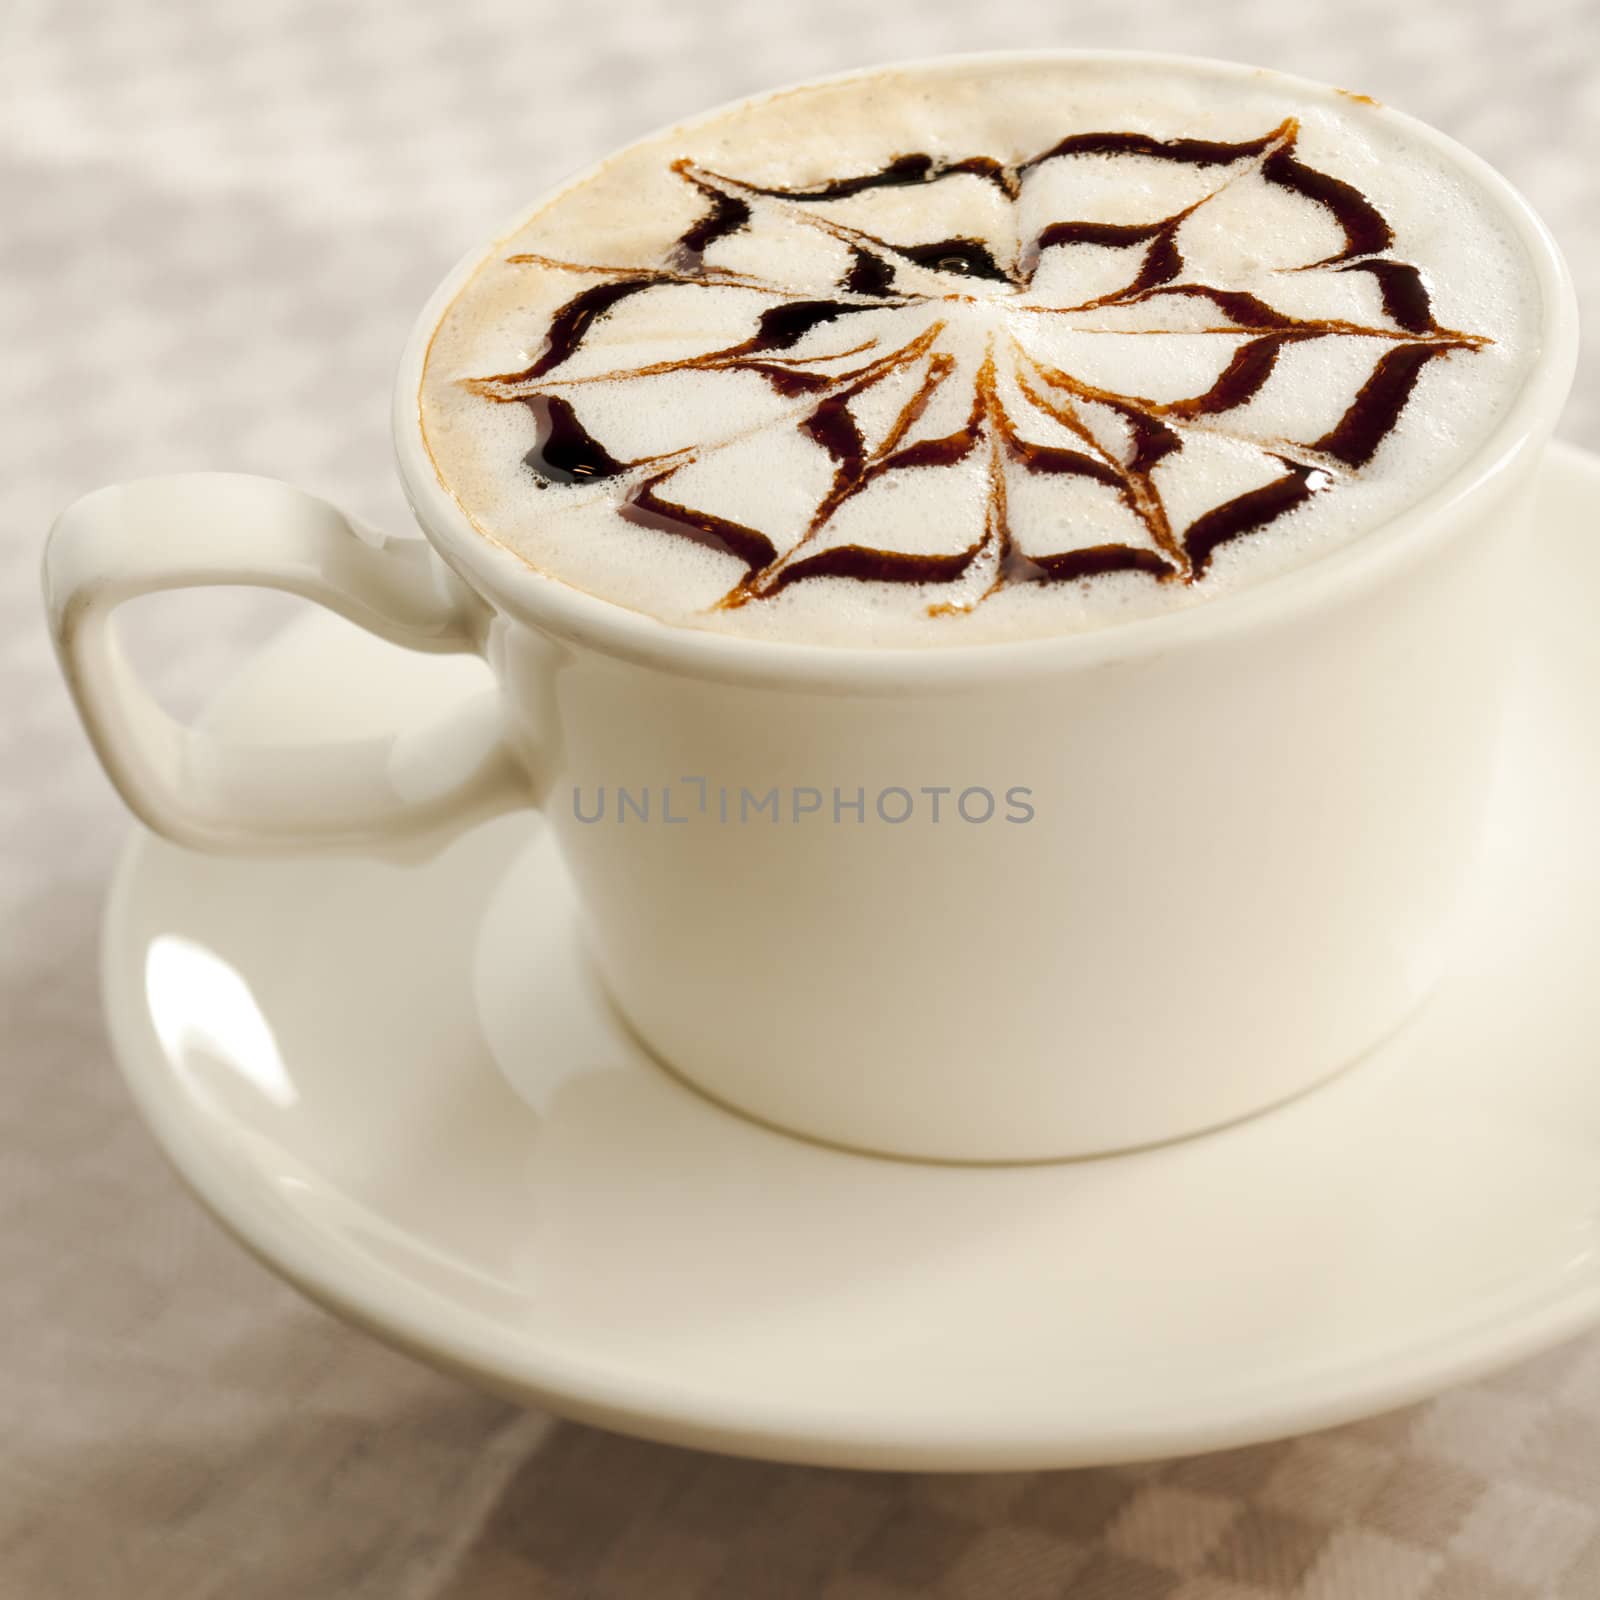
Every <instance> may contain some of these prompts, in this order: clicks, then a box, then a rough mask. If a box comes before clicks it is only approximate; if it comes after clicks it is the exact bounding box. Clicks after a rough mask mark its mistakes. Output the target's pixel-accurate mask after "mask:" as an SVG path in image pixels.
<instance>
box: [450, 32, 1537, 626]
mask: <svg viewBox="0 0 1600 1600" xmlns="http://www.w3.org/2000/svg"><path fill="white" fill-rule="evenodd" d="M1525 277H1526V264H1525V262H1524V261H1523V260H1522V259H1521V256H1520V248H1519V247H1518V246H1517V244H1516V243H1515V241H1514V240H1513V239H1512V238H1511V236H1510V233H1509V230H1508V229H1507V228H1506V227H1505V225H1504V224H1503V223H1502V222H1501V221H1500V219H1499V218H1498V217H1497V216H1496V214H1495V211H1494V207H1493V204H1492V202H1491V198H1490V197H1489V196H1488V195H1486V194H1485V193H1483V192H1482V191H1481V190H1480V189H1479V188H1478V187H1477V186H1476V185H1475V184H1474V182H1473V181H1472V180H1471V179H1470V178H1469V177H1468V175H1467V174H1466V173H1464V172H1463V171H1461V170H1458V169H1455V168H1453V167H1450V166H1448V165H1446V163H1445V160H1444V158H1443V157H1442V156H1440V155H1439V154H1438V153H1437V152H1436V151H1435V150H1434V149H1433V147H1432V146H1431V145H1424V144H1423V143H1422V142H1420V141H1413V140H1410V139H1408V137H1407V132H1406V124H1405V123H1404V122H1403V121H1402V120H1401V119H1397V118H1393V117H1390V116H1387V115H1385V114H1384V113H1382V112H1381V111H1379V110H1377V109H1375V108H1372V107H1370V106H1369V105H1367V104H1365V103H1363V102H1361V101H1360V100H1359V98H1358V97H1354V96H1343V95H1340V94H1339V93H1338V92H1337V91H1333V90H1321V89H1317V88H1314V87H1312V86H1308V85H1305V84H1301V83H1298V82H1291V81H1289V80H1285V79H1282V78H1279V77H1277V76H1276V75H1273V74H1266V73H1251V72H1248V71H1246V70H1244V69H1237V70H1229V69H1226V68H1207V67H1203V66H1198V65H1197V66H1195V67H1192V68H1175V67H1173V66H1171V65H1165V64H1161V63H1157V62H1130V61H1117V62H1109V61H1095V60H1093V59H1088V58H1085V59H1066V58H1050V57H1041V58H1039V59H1037V60H1036V61H1030V62H1027V63H1025V64H1021V65H1019V64H1017V63H1015V62H1013V63H1012V64H1010V65H988V64H983V63H979V64H950V65H946V66H940V65H937V64H935V65H933V66H929V67H925V68H918V69H907V70H904V71H885V72H881V73H876V74H871V75H868V76H863V77H857V78H853V79H847V80H837V81H834V82H830V83H825V84H819V85H814V86H810V87H807V88H802V89H798V90H792V91H788V92H786V93H784V94H780V95H775V96H772V97H769V98H767V99H764V100H757V101H752V102H746V103H744V104H741V105H738V106H734V107H731V108H727V109H724V110H723V111H721V112H717V113H713V114H712V115H711V116H710V117H708V118H705V119H703V120H702V121H700V122H698V123H695V124H691V125H689V126H688V127H685V128H681V129H675V130H673V131H671V132H669V133H667V134H664V135H659V136H656V137H655V138H652V139H649V140H646V141H644V142H642V143H641V144H638V145H635V146H632V147H630V149H628V150H627V151H624V152H623V153H622V154H620V155H619V156H616V157H613V158H612V159H611V160H610V161H609V162H607V163H604V164H603V165H602V166H601V167H600V168H598V169H597V170H596V171H594V172H592V173H590V174H587V175H585V176H584V177H582V178H580V179H578V180H577V181H576V182H575V183H573V184H572V185H570V186H569V187H568V188H567V189H566V190H564V191H563V192H562V193H561V194H559V195H557V196H556V197H555V198H554V199H553V200H551V201H549V202H547V203H546V204H545V205H544V206H543V207H542V208H540V210H538V211H537V212H536V213H535V214H534V216H533V217H532V218H531V219H530V220H529V221H528V222H526V223H525V224H524V225H523V226H522V227H521V228H520V229H519V230H517V232H516V233H515V234H514V235H513V236H511V238H509V239H507V240H504V241H502V242H501V244H500V245H499V246H498V247H497V249H496V250H495V251H494V252H493V253H492V254H491V256H490V257H489V258H488V259H487V260H486V261H485V262H484V263H483V264H482V265H481V266H480V267H479V269H478V270H477V272H476V273H475V274H474V276H473V277H472V278H471V280H470V281H469V282H468V284H467V286H466V287H465V289H464V290H463V291H462V292H461V293H460V294H459V295H458V296H457V298H456V299H455V301H454V302H453V303H452V305H451V306H450V308H449V309H448V310H447V312H446V313H445V316H444V318H443V320H442V322H441V324H440V326H439V328H438V330H437V331H436V333H435V337H434V341H433V345H432V347H431V349H430V352H429V358H428V363H427V368H426V372H425V375H424V380H423V388H422V394H421V408H422V420H423V426H424V433H425V437H426V439H427V442H428V446H429V449H430V451H431V452H432V455H433V457H434V461H435V464H436V467H437V469H438V471H439V473H440V476H441V479H442V481H443V482H444V483H445V484H446V486H447V487H448V488H449V489H450V490H451V491H452V492H453V493H454V495H455V496H456V498H457V500H458V502H459V503H460V504H461V505H462V507H463V509H464V510H465V511H466V513H467V515H468V516H469V517H470V518H471V520H472V521H473V522H474V524H475V525H476V526H477V527H478V528H479V529H480V530H481V531H482V532H483V533H484V534H485V535H486V536H487V537H490V538H492V539H494V540H496V541H498V542H500V543H502V544H504V545H506V546H508V547H509V548H511V549H512V550H514V551H516V552H517V553H518V554H520V555H521V556H523V557H524V558H525V559H526V560H527V561H529V562H530V564H532V565H533V566H535V567H537V568H539V569H540V570H542V571H544V572H547V573H549V574H550V575H552V576H554V577H556V578H558V579H561V580H563V581H565V582H567V583H569V584H571V585H573V586H575V587H578V588H581V589H584V590H588V591H590V592H592V593H594V594H597V595H600V596H602V597H604V598H607V599H611V600H615V601H618V602H620V603H622V604H624V605H628V606H632V607H634V608H635V609H638V610H642V611H646V612H649V613H651V614H653V615H656V616H658V617H660V618H662V619H664V620H666V621H669V622H673V623H677V624H681V625H687V626H694V627H702V628H710V629H715V630H720V631H727V632H735V633H741V634H750V635H756V636H762V637H771V638H783V639H791V640H802V641H811V642H820V643H857V644H874V643H881V644H897V645H898V644H935V645H936V644H951V643H962V642H967V641H969V640H993V639H1001V638H1017V637H1027V636H1035V635H1040V634H1048V633H1055V632H1068V631H1078V630H1082V629H1086V628H1092V627H1098V626H1103V625H1106V624H1108V623H1112V622H1116V621H1118V620H1122V619H1125V618H1130V617H1136V616H1145V615H1149V614H1151V613H1153V612H1158V611H1162V610H1170V609H1175V608H1178V607H1182V606H1186V605H1190V604H1193V603H1195V602H1196V601H1199V600H1203V599H1205V598H1206V597H1207V596H1209V595H1211V594H1215V593H1223V592H1227V591H1228V590H1229V589H1231V588H1235V587H1238V586H1239V585H1241V584H1244V583H1250V582H1255V581H1258V580H1260V579H1263V578H1266V577H1270V576H1272V575H1273V574H1274V573H1277V572H1281V571H1283V570H1285V569H1286V568H1288V567H1292V566H1296V565H1299V564H1301V563H1303V562H1304V561H1305V560H1307V559H1310V558H1312V557H1314V556H1315V555H1317V554H1319V553H1321V552H1322V551H1325V550H1328V549H1331V548H1336V547H1337V546H1338V545H1340V544H1342V543H1344V542H1347V541H1348V540H1349V539H1350V538H1352V537H1355V536H1357V535H1359V534H1362V533H1364V532H1367V531H1369V530H1370V529H1372V528H1373V527H1374V526H1375V525H1377V524H1379V523H1381V522H1382V521H1383V520H1385V519H1386V518H1388V517H1390V516H1393V515H1394V514H1395V513H1396V512H1398V511H1400V510H1403V509H1404V507H1405V506H1406V505H1407V504H1409V503H1411V502H1413V501H1414V500H1416V499H1417V498H1418V497H1419V496H1420V495H1422V494H1424V493H1426V492H1427V490H1428V489H1429V488H1430V487H1433V486H1435V485H1437V484H1438V483H1440V482H1441V481H1443V479H1444V478H1445V477H1447V476H1448V475H1449V474H1450V473H1451V471H1453V470H1454V469H1455V468H1457V467H1458V466H1459V465H1460V464H1461V463H1462V461H1463V459H1464V457H1465V456H1466V455H1467V453H1468V452H1470V450H1471V449H1472V447H1473V446H1474V445H1475V444H1476V443H1478V442H1480V441H1481V440H1482V438H1483V437H1484V435H1485V434H1486V432H1487V431H1488V429H1489V428H1490V427H1491V426H1492V425H1493V423H1494V421H1495V420H1496V418H1497V417H1498V416H1499V415H1500V414H1501V413H1502V411H1503V410H1504V408H1505V406H1506V405H1507V403H1508V402H1509V400H1510V398H1511V397H1512V395H1513V394H1514V393H1515V389H1516V386H1517V384H1518V383H1519V382H1520V379H1521V377H1522V375H1523V374H1524V372H1525V370H1526V368H1527V365H1528V361H1529V357H1530V355H1531V354H1532V350H1531V345H1532V342H1533V341H1532V338H1531V336H1530V333H1529V329H1530V327H1531V326H1532V323H1533V313H1534V307H1533V306H1531V305H1530V304H1529V300H1530V298H1531V295H1530V293H1529V291H1528V290H1527V289H1526V288H1525Z"/></svg>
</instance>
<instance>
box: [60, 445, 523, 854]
mask: <svg viewBox="0 0 1600 1600" xmlns="http://www.w3.org/2000/svg"><path fill="white" fill-rule="evenodd" d="M44 583H45V601H46V605H47V606H48V609H49V615H50V626H51V632H52V635H53V636H54V639H55V646H56V652H57V654H58V656H59V657H60V660H61V668H62V671H63V673H64V674H65V676H66V680H67V685H68V687H69V689H70V690H71V692H72V697H73V699H74V701H75V702H76V704H77V707H78V712H79V715H80V716H81V717H82V718H83V722H84V726H85V728H87V730H88V733H89V737H90V739H91V741H92V742H93V744H94V747H95V751H96V753H97V754H98V755H99V757H100V760H101V762H102V764H103V765H104V767H105V769H106V772H107V773H108V774H109V775H110V778H111V781H112V782H113V783H114V784H115V785H116V787H117V789H118V791H119V792H120V793H121V795H122V798H123V799H124V800H125V801H126V802H127V804H128V806H129V807H130V808H131V809H132V810H133V811H134V813H135V814H136V815H137V816H139V817H140V818H141V819H142V820H143V821H144V822H146V823H147V824H148V825H149V826H150V827H151V828H153V829H154V830H155V831H156V832H157V833H160V834H164V835H165V836H166V837H167V838H169V839H171V840H173V841H174V842H175V843H177V844H181V845H184V846H187V847H188V848H190V849H195V850H205V851H211V852H215V853H221V854H257V855H260V854H271V853H274V852H295V851H304V850H320V849H352V848H361V847H364V846H372V845H375V844H376V845H383V844H392V843H394V842H395V841H398V840H401V839H407V838H412V839H417V838H420V837H423V836H426V835H428V834H430V833H435V832H436V831H438V830H439V829H440V828H441V826H442V825H443V824H445V823H452V824H454V825H455V826H456V827H459V826H462V825H465V824H466V823H469V822H474V821H478V820H480V819H483V818H487V817H489V816H492V815H495V814H497V813H499V812H502V811H508V810H513V809H516V808H519V807H523V806H531V805H532V804H533V803H534V801H533V791H532V785H531V781H530V775H529V773H528V771H527V769H526V767H525V766H524V764H523V762H522V760H521V759H520V758H519V756H518V755H517V754H516V752H515V751H514V750H513V748H512V746H511V745H510V743H509V742H508V740H507V737H506V731H505V723H504V718H503V713H502V711H501V709H500V697H499V695H498V694H493V693H486V694H485V695H484V696H482V697H481V698H480V700H478V701H477V702H473V703H471V704H470V706H469V707H468V708H465V709H464V710H463V712H462V713H461V714H458V715H456V716H453V717H451V718H449V719H447V720H446V721H445V722H444V723H443V724H442V725H440V726H436V727H432V728H424V729H422V730H420V731H418V732H408V733H405V734H402V735H400V736H398V737H388V738H371V739H354V740H346V741H344V742H342V743H336V744H318V745H311V744H306V745H294V744H285V745H227V744H225V743H224V742H223V741H222V740H220V739H218V738H216V737H214V736H212V735H211V734H208V733H205V732H199V731H193V730H190V729H188V728H186V727H184V726H183V725H182V724H181V723H179V722H178V721H176V720H175V719H174V718H173V717H172V716H171V715H169V714H168V712H167V711H166V710H165V709H164V708H163V707H161V706H160V705H158V704H157V702H156V701H155V700H154V699H153V698H152V697H151V695H150V693H149V691H148V690H147V689H146V688H145V687H144V686H143V684H141V683H140V682H139V680H138V679H137V677H136V676H135V675H134V673H133V671H132V669H131V668H130V666H129V664H128V662H127V659H126V657H125V656H124V655H123V652H122V650H121V648H120V646H119V644H118V641H117V637H116V633H115V630H114V629H113V628H112V626H111V616H112V613H113V612H114V611H115V610H116V608H117V607H118V606H119V605H120V604H121V603H122V602H123V601H124V600H130V599H132V598H134V597H135V596H136V595H142V594H150V593H154V592H156V591H159V590H166V589H186V588H195V587H199V586H203V585H208V584H229V585H237V584H254V585H260V586H261V587H264V588H268V589H282V590H285V591H287V592H288V593H290V594H296V595H301V596H303V597H304V598H306V599H308V600H315V601H317V602H318V603H319V604H320V605H324V606H327V607H328V608H329V610H331V611H336V612H338V613H339V615H340V616H343V617H347V618H349V620H350V621H352V622H355V623H358V624H359V625H360V626H361V627H363V628H365V629H367V630H368V631H369V632H370V633H375V634H377V635H378V636H379V637H380V638H383V639H388V640H391V641H392V642H393V643H395V644H400V645H405V646H406V647H408V648H409V649H412V650H429V651H436V652H440V653H464V652H481V649H482V643H483V637H484V632H485V626H486V623H487V620H488V616H489V612H488V608H487V607H486V606H485V605H484V604H483V602H482V601H480V600H479V599H478V597H477V596H476V595H475V594H474V593H473V592H472V590H470V589H469V588H468V587H467V586H466V585H465V584H464V583H462V582H461V581H460V579H458V578H457V577H456V576H455V574H454V573H452V572H451V571H449V569H448V568H446V567H445V565H444V563H443V562H441V561H440V560H439V559H438V558H437V557H436V556H435V555H434V554H433V552H432V550H431V549H430V548H429V547H428V546H427V545H426V544H425V543H424V542H423V541H421V540H420V539H387V538H385V537H383V536H382V535H379V534H376V533H373V532H371V531H370V530H368V529H365V528H362V527H359V526H357V525H356V524H354V523H352V522H351V521H350V520H349V519H348V518H346V517H345V516H343V515H342V514H341V513H340V512H339V511H337V510H335V509H334V507H332V506H331V505H329V504H328V503H327V502H326V501H323V500H319V499H317V498H316V497H315V496H313V495H309V494H305V493H303V492H302V491H300V490H299V489H295V488H292V487H291V486H290V485H289V484H286V483H279V482H277V481H275V480H273V479H271V478H256V477H248V476H245V475H243V474H238V473H223V472H200V473H190V474H186V475H184V476H181V477H171V478H148V479H145V480H143V481H140V482H137V483H128V484H122V485H118V486H114V487H112V488H107V489H100V490H98V491H96V492H95V493H93V494H90V495H86V496H85V497H84V498H83V499H81V500H79V501H77V502H76V503H75V504H74V505H72V506H70V507H69V508H68V509H67V510H66V511H65V512H63V513H62V515H61V516H60V518H58V519H57V521H56V524H55V526H54V527H53V528H52V529H51V532H50V540H49V544H48V546H47V548H46V551H45V563H44ZM335 692H336V691H335ZM440 842H441V843H442V842H443V841H442V839H441V841H440Z"/></svg>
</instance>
